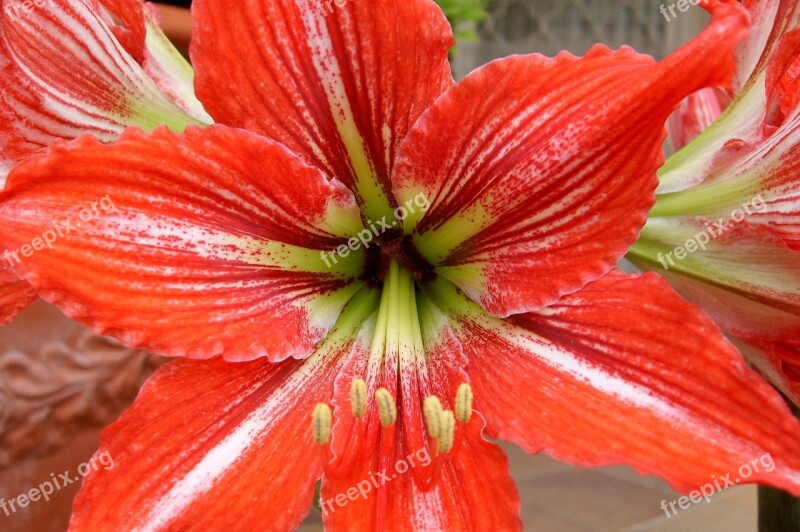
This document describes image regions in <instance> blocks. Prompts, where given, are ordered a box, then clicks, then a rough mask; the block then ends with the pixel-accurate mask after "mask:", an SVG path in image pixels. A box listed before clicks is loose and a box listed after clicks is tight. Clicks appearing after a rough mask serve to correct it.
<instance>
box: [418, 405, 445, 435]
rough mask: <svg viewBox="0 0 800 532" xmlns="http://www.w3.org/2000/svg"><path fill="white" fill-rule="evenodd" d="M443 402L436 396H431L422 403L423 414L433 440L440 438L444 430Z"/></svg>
mask: <svg viewBox="0 0 800 532" xmlns="http://www.w3.org/2000/svg"><path fill="white" fill-rule="evenodd" d="M443 410H444V409H443V408H442V402H441V401H439V398H438V397H436V396H435V395H431V396H429V397H428V398H427V399H425V401H424V402H423V403H422V413H423V415H424V416H425V426H426V427H427V428H428V434H430V435H431V438H438V437H439V433H440V432H441V429H442V423H441V415H442V412H443Z"/></svg>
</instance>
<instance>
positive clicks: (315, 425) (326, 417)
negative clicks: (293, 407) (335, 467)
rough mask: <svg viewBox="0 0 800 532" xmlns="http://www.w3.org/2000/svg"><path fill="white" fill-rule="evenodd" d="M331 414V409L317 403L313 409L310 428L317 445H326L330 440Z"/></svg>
mask: <svg viewBox="0 0 800 532" xmlns="http://www.w3.org/2000/svg"><path fill="white" fill-rule="evenodd" d="M332 420H333V413H332V412H331V407H329V406H328V405H326V404H325V403H317V406H315V407H314V415H313V421H312V422H311V428H312V430H313V431H314V441H315V442H316V443H317V445H326V444H327V443H328V441H329V440H330V439H331V421H332Z"/></svg>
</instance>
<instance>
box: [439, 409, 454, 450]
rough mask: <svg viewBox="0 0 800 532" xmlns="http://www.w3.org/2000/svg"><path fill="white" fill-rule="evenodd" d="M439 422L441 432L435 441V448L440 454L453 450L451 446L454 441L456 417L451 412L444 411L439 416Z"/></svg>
mask: <svg viewBox="0 0 800 532" xmlns="http://www.w3.org/2000/svg"><path fill="white" fill-rule="evenodd" d="M439 420H440V421H439V422H440V424H441V430H440V431H439V437H438V438H437V439H436V447H437V449H438V450H439V452H440V453H442V454H444V453H449V452H450V451H452V450H453V444H454V443H455V441H456V416H455V415H454V414H453V411H452V410H444V411H442V415H441V416H439Z"/></svg>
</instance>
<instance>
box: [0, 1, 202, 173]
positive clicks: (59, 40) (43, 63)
mask: <svg viewBox="0 0 800 532" xmlns="http://www.w3.org/2000/svg"><path fill="white" fill-rule="evenodd" d="M29 4H30V5H29ZM137 4H138V7H137ZM110 5H111V7H112V9H113V10H114V12H115V13H116V14H117V15H118V16H119V17H120V21H121V22H122V23H125V24H126V27H128V28H129V29H126V30H123V29H122V28H121V26H116V29H117V30H118V31H116V32H115V33H116V34H117V35H118V36H119V37H120V38H122V39H123V41H124V42H125V43H127V44H128V46H129V48H130V49H131V50H133V51H134V52H135V51H136V50H137V49H138V48H141V46H142V45H143V42H139V43H138V44H136V42H138V40H139V39H141V38H143V37H142V35H140V33H141V31H143V24H144V22H143V20H141V21H140V20H139V19H138V17H139V16H140V15H141V13H139V12H140V11H141V4H140V3H138V2H123V1H121V0H115V1H114V2H113V3H111V4H110ZM17 8H18V9H21V10H22V11H19V14H18V15H17V11H16V9H17ZM28 10H29V11H30V12H26V11H28ZM137 13H138V14H137ZM110 25H111V26H113V24H112V22H111V21H110V18H109V15H108V14H106V13H105V12H104V11H103V10H102V9H101V8H99V7H98V6H97V5H96V4H95V3H94V2H89V1H88V0H49V1H48V3H47V5H46V6H40V5H39V4H38V3H37V4H36V5H32V3H30V2H28V3H24V4H23V3H21V2H15V3H12V2H6V3H5V4H4V9H3V12H2V13H0V182H2V180H3V178H4V177H5V174H6V173H7V171H8V169H9V168H10V167H11V166H12V165H13V164H14V163H16V162H18V161H20V160H22V159H24V158H25V157H26V156H28V155H29V154H30V153H32V152H34V151H36V150H38V149H40V148H42V147H45V146H48V145H50V144H52V143H53V142H54V141H55V140H56V139H63V138H66V139H73V138H76V137H78V136H80V135H83V134H92V135H95V136H96V137H97V138H99V139H101V140H103V141H105V142H111V141H113V140H115V139H116V138H117V137H118V136H119V134H120V133H121V132H122V130H123V128H124V127H125V126H126V125H138V126H140V127H143V128H146V129H153V128H154V127H156V125H158V124H159V123H166V124H169V125H170V126H171V127H174V128H175V129H182V128H183V127H185V126H186V124H188V123H193V122H196V121H195V120H194V119H192V118H191V117H190V116H189V115H187V114H186V113H184V112H183V111H182V110H181V109H180V108H179V107H177V106H176V105H175V104H174V103H173V102H172V101H171V100H170V99H169V98H167V97H166V96H165V95H164V94H163V93H162V92H161V91H160V90H159V89H158V87H157V86H156V84H155V83H154V82H153V81H152V80H151V79H150V78H149V77H148V76H147V74H146V73H145V71H144V70H143V69H142V67H141V66H140V65H139V64H138V63H137V62H136V60H135V58H134V57H132V56H131V55H130V54H129V52H128V50H126V49H125V47H124V46H123V44H120V42H119V41H117V38H115V37H114V34H112V29H111V28H110ZM139 25H142V27H141V28H138V26H139Z"/></svg>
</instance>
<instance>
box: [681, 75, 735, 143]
mask: <svg viewBox="0 0 800 532" xmlns="http://www.w3.org/2000/svg"><path fill="white" fill-rule="evenodd" d="M730 101H731V97H730V96H729V95H728V93H727V92H726V91H723V90H722V89H717V88H707V89H701V90H699V91H697V92H695V93H694V94H691V95H689V96H688V97H687V98H686V99H685V100H683V101H682V102H681V105H680V107H678V109H677V110H676V111H675V112H674V113H672V116H670V117H669V122H667V127H668V129H669V135H668V137H667V139H668V140H669V144H670V147H671V148H672V151H678V150H680V149H681V148H683V147H684V146H686V145H687V144H688V143H689V142H691V141H692V140H694V139H695V138H696V137H697V135H699V134H700V133H702V132H703V131H704V130H705V129H706V128H708V126H710V125H711V124H712V123H713V122H714V120H716V119H717V118H718V117H719V115H720V114H722V111H724V110H725V108H726V107H727V106H728V104H729V103H730Z"/></svg>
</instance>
